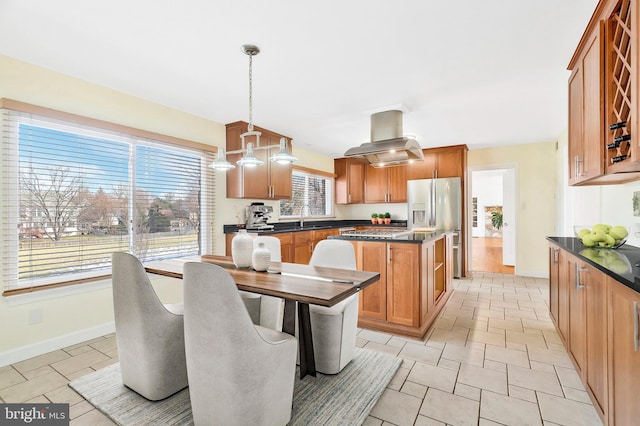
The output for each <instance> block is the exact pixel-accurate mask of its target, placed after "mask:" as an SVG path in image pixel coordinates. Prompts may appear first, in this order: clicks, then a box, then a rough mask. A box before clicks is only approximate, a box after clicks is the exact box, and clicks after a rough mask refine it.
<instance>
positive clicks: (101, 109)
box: [0, 55, 333, 365]
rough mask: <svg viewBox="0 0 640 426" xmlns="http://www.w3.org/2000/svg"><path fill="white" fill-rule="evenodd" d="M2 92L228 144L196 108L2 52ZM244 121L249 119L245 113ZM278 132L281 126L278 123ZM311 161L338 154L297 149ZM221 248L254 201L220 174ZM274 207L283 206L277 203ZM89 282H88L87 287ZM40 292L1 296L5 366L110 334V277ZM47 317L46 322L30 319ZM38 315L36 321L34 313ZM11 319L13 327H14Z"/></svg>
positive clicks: (0, 349)
mask: <svg viewBox="0 0 640 426" xmlns="http://www.w3.org/2000/svg"><path fill="white" fill-rule="evenodd" d="M0 98H9V99H14V100H17V101H21V102H27V103H31V104H34V105H39V106H43V107H48V108H53V109H57V110H60V111H64V112H69V113H73V114H78V115H82V116H86V117H91V118H96V119H100V120H105V121H108V122H112V123H118V124H122V125H126V126H131V127H135V128H139V129H143V130H148V131H152V132H157V133H161V134H165V135H169V136H174V137H178V138H182V139H187V140H192V141H195V142H200V143H205V144H209V145H213V146H224V144H225V127H224V125H223V124H221V123H216V122H214V121H210V120H206V119H204V118H202V117H197V116H195V115H192V114H187V113H185V112H182V111H178V110H175V109H171V108H169V107H166V106H163V105H159V104H155V103H152V102H149V101H146V100H144V99H140V98H136V97H133V96H130V95H127V94H125V93H121V92H118V91H115V90H111V89H108V88H105V87H102V86H98V85H95V84H92V83H88V82H86V81H83V80H79V79H77V78H73V77H70V76H66V75H63V74H59V73H56V72H53V71H51V70H47V69H44V68H41V67H37V66H34V65H31V64H27V63H25V62H21V61H17V60H15V59H12V58H9V57H7V56H2V55H0ZM238 118H239V119H243V118H242V117H238ZM274 130H275V131H278V129H274ZM294 155H296V156H297V157H298V158H299V159H300V161H299V162H298V163H297V164H299V165H300V166H303V167H309V168H316V169H320V170H324V171H328V172H333V160H332V159H330V158H327V157H324V156H321V155H316V154H313V153H311V152H308V151H306V150H303V149H299V148H295V141H294ZM215 200H216V215H215V222H216V224H215V232H214V252H215V253H218V254H222V253H224V234H223V231H222V230H223V228H222V225H223V224H228V223H235V222H236V219H235V212H236V211H239V212H242V211H243V208H244V206H246V205H248V204H249V203H250V202H251V201H252V200H229V199H227V198H226V178H225V175H224V174H220V173H218V174H217V177H216V195H215ZM272 204H274V206H275V207H274V209H275V210H276V211H277V202H274V203H272ZM79 287H83V288H79ZM38 293H40V294H39V295H37V296H36V297H37V298H38V299H39V300H35V298H34V297H33V296H28V297H26V298H24V297H18V298H16V297H13V298H11V299H12V304H9V303H8V300H9V298H0V299H1V300H0V323H1V324H4V325H5V327H3V332H2V335H1V338H0V365H4V364H6V363H8V362H13V361H16V360H18V359H24V358H28V357H30V356H33V355H36V354H39V353H42V352H43V351H46V350H53V349H57V348H59V347H60V346H59V345H60V344H61V342H63V343H64V344H65V345H70V344H73V343H77V342H79V341H83V340H87V339H89V338H91V337H95V336H98V335H102V334H104V333H106V332H108V331H109V329H110V328H112V327H113V323H112V321H113V307H112V300H111V287H110V281H106V282H102V283H97V284H92V285H86V286H75V288H73V289H66V290H61V291H55V292H38ZM40 315H41V316H42V321H41V322H36V323H35V324H32V325H29V322H34V321H33V319H34V318H37V317H39V316H40ZM30 317H31V321H30V319H29V318H30ZM9 325H10V326H9Z"/></svg>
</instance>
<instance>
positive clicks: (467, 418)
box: [420, 388, 480, 426]
mask: <svg viewBox="0 0 640 426" xmlns="http://www.w3.org/2000/svg"><path fill="white" fill-rule="evenodd" d="M479 410H480V403H479V402H478V401H473V400H471V399H468V398H465V397H462V396H458V395H453V394H450V393H447V392H442V391H440V390H438V389H433V388H431V389H429V390H428V391H427V395H426V397H425V399H424V402H423V403H422V407H420V414H421V415H423V416H426V417H430V418H432V419H436V420H439V421H441V422H445V423H447V424H450V425H456V426H476V425H477V424H478V413H479Z"/></svg>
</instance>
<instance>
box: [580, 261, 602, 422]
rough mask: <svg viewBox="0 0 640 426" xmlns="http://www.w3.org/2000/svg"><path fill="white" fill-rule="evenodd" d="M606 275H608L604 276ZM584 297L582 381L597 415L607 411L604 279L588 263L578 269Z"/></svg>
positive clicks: (600, 273)
mask: <svg viewBox="0 0 640 426" xmlns="http://www.w3.org/2000/svg"><path fill="white" fill-rule="evenodd" d="M606 278H607V279H608V277H606ZM582 283H583V285H584V289H583V290H584V293H585V294H584V297H585V320H586V323H585V334H586V337H587V344H586V359H587V366H586V367H587V369H586V372H585V375H584V381H585V382H586V385H587V388H588V389H589V391H590V393H591V395H593V399H594V400H595V401H594V407H595V408H596V410H597V411H598V414H599V415H600V418H606V414H607V412H608V407H607V404H608V391H607V362H608V359H607V282H606V280H605V276H604V274H603V273H602V272H600V271H598V270H596V269H595V268H594V267H592V266H590V265H586V266H584V270H583V273H582Z"/></svg>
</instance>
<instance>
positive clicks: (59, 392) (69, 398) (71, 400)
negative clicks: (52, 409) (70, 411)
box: [44, 385, 84, 405]
mask: <svg viewBox="0 0 640 426" xmlns="http://www.w3.org/2000/svg"><path fill="white" fill-rule="evenodd" d="M44 396H46V397H47V399H48V400H49V401H51V402H59V403H64V404H70V405H73V404H77V403H78V402H81V401H83V400H84V398H82V397H81V396H80V395H79V394H78V393H77V392H76V391H74V390H73V389H71V388H70V387H69V386H68V385H65V386H61V387H59V388H58V389H54V390H52V391H49V392H47V393H45V394H44Z"/></svg>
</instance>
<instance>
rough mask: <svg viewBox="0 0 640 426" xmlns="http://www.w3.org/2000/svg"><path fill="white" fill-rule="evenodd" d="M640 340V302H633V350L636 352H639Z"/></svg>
mask: <svg viewBox="0 0 640 426" xmlns="http://www.w3.org/2000/svg"><path fill="white" fill-rule="evenodd" d="M638 340H639V338H638V302H633V350H634V351H635V352H638V346H640V342H639V341H638Z"/></svg>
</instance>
